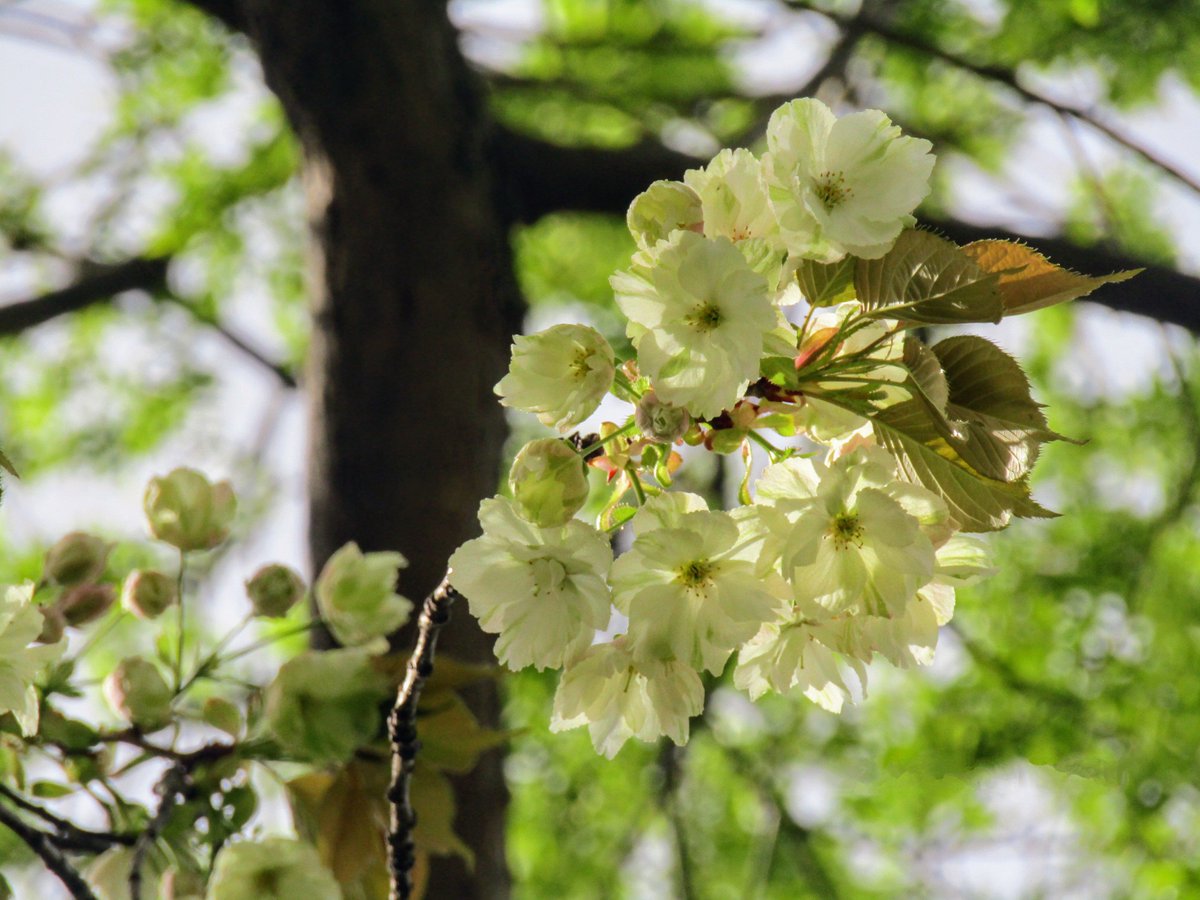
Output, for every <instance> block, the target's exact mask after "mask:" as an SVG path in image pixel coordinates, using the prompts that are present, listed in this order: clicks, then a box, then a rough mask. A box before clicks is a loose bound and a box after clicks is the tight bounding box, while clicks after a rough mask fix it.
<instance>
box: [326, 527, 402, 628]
mask: <svg viewBox="0 0 1200 900" xmlns="http://www.w3.org/2000/svg"><path fill="white" fill-rule="evenodd" d="M407 565H408V560H406V559H405V558H404V557H403V556H402V555H401V554H399V553H390V552H378V553H363V552H362V551H361V550H359V549H358V544H355V543H353V542H351V543H349V544H346V545H345V546H344V547H342V548H341V549H339V550H338V551H337V552H336V553H334V554H333V556H331V557H329V561H328V562H326V563H325V566H324V568H322V569H321V574H320V576H319V577H318V578H317V586H316V594H317V607H318V609H320V611H321V618H322V619H324V620H325V624H326V625H328V626H329V630H330V631H332V632H333V636H334V637H335V638H337V640H338V643H339V644H342V645H344V646H347V647H355V646H361V645H365V644H371V643H376V644H380V643H384V644H385V643H386V642H381V641H379V639H381V638H383V637H384V636H385V635H389V634H391V633H392V632H394V631H395V630H396V629H398V628H399V627H400V626H401V625H403V624H404V623H405V622H407V621H408V617H409V615H410V614H411V613H412V608H413V605H412V602H411V601H410V600H408V599H407V598H405V597H402V596H400V595H399V594H397V593H395V591H396V582H397V580H398V579H399V574H400V569H401V568H403V567H405V566H407ZM381 649H382V647H381Z"/></svg>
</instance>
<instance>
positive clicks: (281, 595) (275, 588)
mask: <svg viewBox="0 0 1200 900" xmlns="http://www.w3.org/2000/svg"><path fill="white" fill-rule="evenodd" d="M306 590H307V588H306V587H305V585H304V579H303V578H301V577H300V575H299V574H298V573H297V572H296V571H295V570H294V569H291V568H288V567H287V566H285V565H281V564H279V563H272V564H270V565H267V566H263V567H262V568H261V569H259V570H258V571H257V572H255V573H254V575H253V576H252V577H251V578H250V580H249V581H247V582H246V596H248V597H249V598H250V605H251V606H253V607H254V614H255V615H256V616H267V617H269V618H276V619H277V618H279V617H281V616H286V615H287V614H288V610H290V609H291V608H292V607H293V606H295V605H296V604H297V603H299V602H300V601H301V600H302V599H303V598H304V594H305V592H306Z"/></svg>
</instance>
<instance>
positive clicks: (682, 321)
mask: <svg viewBox="0 0 1200 900" xmlns="http://www.w3.org/2000/svg"><path fill="white" fill-rule="evenodd" d="M611 281H612V286H613V290H614V291H615V292H616V300H617V305H618V306H620V308H621V311H622V312H623V313H624V314H625V315H626V316H627V317H628V319H629V325H628V328H627V332H628V334H629V337H630V339H631V340H632V341H633V344H634V346H635V347H636V348H637V359H638V368H639V369H640V370H641V372H642V374H644V375H647V376H649V378H650V381H651V385H652V387H653V388H654V391H655V393H657V395H658V396H659V398H661V399H662V400H663V401H665V402H667V403H670V404H672V405H674V406H682V407H684V408H686V409H687V410H688V412H689V413H691V414H692V415H693V416H698V417H701V418H712V417H714V416H717V415H719V414H720V413H721V411H722V410H724V409H727V408H729V407H731V406H733V404H734V403H735V402H737V400H738V399H739V398H740V397H741V395H742V393H743V392H744V391H745V390H746V387H747V386H748V385H749V384H750V382H751V381H752V380H755V379H757V378H758V371H759V359H760V358H761V356H762V350H763V342H764V339H766V338H767V336H768V334H769V333H770V332H771V331H773V330H774V329H775V328H777V326H778V324H779V323H778V315H777V312H778V311H777V310H776V308H775V307H774V305H773V304H772V302H771V296H770V293H769V291H768V286H767V281H766V279H765V278H764V277H763V276H762V275H761V274H759V273H758V272H755V271H754V270H753V269H752V268H751V267H750V264H749V263H747V262H746V260H745V258H744V257H743V256H742V254H741V252H740V251H739V250H738V249H737V247H735V246H734V245H733V243H732V242H731V241H730V240H729V239H728V238H723V237H722V238H716V239H713V240H710V239H707V238H704V237H702V236H700V235H698V234H695V233H694V232H691V231H676V232H675V233H674V234H672V235H671V237H670V238H669V239H667V240H666V241H662V242H660V243H659V244H658V245H656V246H655V247H654V249H653V250H649V251H643V252H641V253H638V254H636V255H635V256H634V258H633V264H632V266H631V268H630V269H629V270H628V271H624V272H618V273H617V274H616V275H614V276H613V277H612V279H611Z"/></svg>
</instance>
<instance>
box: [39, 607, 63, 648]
mask: <svg viewBox="0 0 1200 900" xmlns="http://www.w3.org/2000/svg"><path fill="white" fill-rule="evenodd" d="M38 611H39V612H40V613H41V614H42V632H41V634H39V635H38V636H37V642H38V643H39V644H57V643H58V642H59V641H60V640H62V636H63V632H64V631H66V630H67V620H66V619H65V618H63V614H62V610H60V609H59V608H58V607H57V606H42V607H40V608H39V609H38Z"/></svg>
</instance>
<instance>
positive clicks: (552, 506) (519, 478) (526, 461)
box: [508, 438, 588, 528]
mask: <svg viewBox="0 0 1200 900" xmlns="http://www.w3.org/2000/svg"><path fill="white" fill-rule="evenodd" d="M508 484H509V487H510V488H511V489H512V493H513V499H515V500H516V501H517V506H518V507H519V508H520V510H521V513H522V515H524V516H525V518H527V519H529V521H531V522H533V523H534V524H535V525H538V526H540V527H542V528H554V527H557V526H560V525H565V524H566V523H567V522H569V521H570V520H571V517H572V516H574V515H575V513H577V512H578V511H579V510H580V508H581V507H582V506H583V504H584V503H585V502H586V501H587V496H588V480H587V472H586V469H585V467H584V463H583V459H582V458H581V457H580V455H579V454H578V453H577V452H576V451H575V448H574V447H572V446H571V445H570V444H568V443H567V442H566V441H561V440H558V439H557V438H542V439H540V440H536V441H530V442H529V443H528V444H526V445H525V446H524V447H522V448H521V452H520V453H518V454H517V458H516V459H515V460H513V464H512V469H511V470H510V471H509V473H508Z"/></svg>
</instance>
